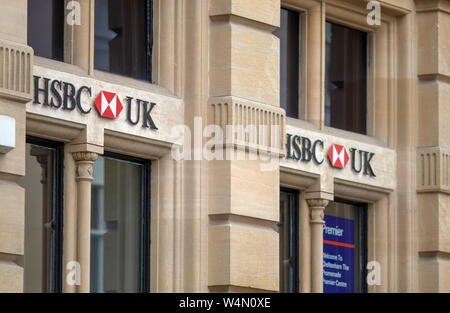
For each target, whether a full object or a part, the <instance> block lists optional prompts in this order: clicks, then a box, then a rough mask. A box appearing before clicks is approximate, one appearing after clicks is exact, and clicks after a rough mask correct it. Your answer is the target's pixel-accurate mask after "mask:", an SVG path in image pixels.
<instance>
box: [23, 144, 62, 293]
mask: <svg viewBox="0 0 450 313" xmlns="http://www.w3.org/2000/svg"><path fill="white" fill-rule="evenodd" d="M63 149H64V146H63V145H62V144H59V143H55V142H50V141H46V140H42V139H37V138H31V137H27V144H26V157H25V163H26V169H25V171H26V175H25V176H24V177H22V178H21V179H20V180H19V182H18V183H19V185H20V186H22V187H23V188H24V189H25V240H24V242H25V246H24V248H25V250H24V255H23V257H21V258H20V259H19V261H18V263H19V265H21V266H22V267H23V268H24V292H61V291H62V226H63V197H62V193H63V186H62V184H63V163H62V162H63V158H64V153H63Z"/></svg>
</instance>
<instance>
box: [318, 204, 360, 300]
mask: <svg viewBox="0 0 450 313" xmlns="http://www.w3.org/2000/svg"><path fill="white" fill-rule="evenodd" d="M323 262H324V263H323V264H324V267H323V280H324V281H323V291H324V292H325V293H344V292H350V293H353V292H366V291H367V285H366V281H365V278H366V276H367V274H366V265H367V206H366V205H365V204H352V203H347V202H343V201H336V202H332V203H330V204H329V205H328V206H327V208H326V209H325V225H324V228H323Z"/></svg>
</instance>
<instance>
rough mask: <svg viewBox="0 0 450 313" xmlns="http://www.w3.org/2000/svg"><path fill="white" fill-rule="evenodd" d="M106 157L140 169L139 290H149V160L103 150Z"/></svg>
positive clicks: (145, 291)
mask: <svg viewBox="0 0 450 313" xmlns="http://www.w3.org/2000/svg"><path fill="white" fill-rule="evenodd" d="M102 156H103V157H106V158H111V159H116V160H121V161H127V162H132V163H136V164H139V165H141V166H142V169H141V215H140V218H141V221H140V222H141V234H140V251H139V259H140V260H139V281H140V283H139V292H140V293H149V292H150V247H151V189H150V188H151V160H147V159H142V158H137V157H133V156H129V155H125V154H121V153H116V152H111V151H105V152H104V153H103V155H102Z"/></svg>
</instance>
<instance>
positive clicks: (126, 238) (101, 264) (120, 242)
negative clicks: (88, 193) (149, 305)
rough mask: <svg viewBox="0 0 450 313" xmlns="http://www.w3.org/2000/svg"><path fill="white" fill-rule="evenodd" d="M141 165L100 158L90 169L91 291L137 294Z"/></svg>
mask: <svg viewBox="0 0 450 313" xmlns="http://www.w3.org/2000/svg"><path fill="white" fill-rule="evenodd" d="M142 167H143V165H140V164H136V163H132V162H128V161H123V160H118V159H113V158H109V157H99V158H98V159H97V161H96V162H95V163H94V166H93V177H94V180H93V182H92V205H91V292H139V290H140V244H141V240H140V236H141V208H142V205H143V204H142V202H143V200H142V192H141V189H142V188H141V187H142V186H141V179H142V176H141V175H142Z"/></svg>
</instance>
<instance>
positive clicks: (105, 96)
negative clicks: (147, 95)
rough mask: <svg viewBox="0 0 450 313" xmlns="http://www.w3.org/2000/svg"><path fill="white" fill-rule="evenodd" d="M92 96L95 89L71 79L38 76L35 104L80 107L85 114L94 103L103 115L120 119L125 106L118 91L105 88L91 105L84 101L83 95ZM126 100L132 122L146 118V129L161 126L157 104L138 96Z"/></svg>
mask: <svg viewBox="0 0 450 313" xmlns="http://www.w3.org/2000/svg"><path fill="white" fill-rule="evenodd" d="M92 96H93V94H92V88H91V87H89V86H81V87H78V89H77V88H76V87H75V86H74V85H73V84H71V83H69V82H64V81H61V80H51V79H49V78H45V77H40V76H34V101H33V103H34V104H42V105H43V106H48V107H51V108H54V109H61V110H66V111H74V110H77V111H79V112H80V113H81V114H82V115H85V114H90V113H91V111H92V105H93V106H95V108H96V109H97V112H98V114H99V115H100V116H101V117H103V118H107V119H112V120H115V119H117V118H118V117H119V115H120V113H121V112H122V111H123V109H124V106H123V105H122V101H121V98H120V97H119V95H118V94H117V93H114V92H110V91H106V90H101V91H100V93H99V94H98V95H97V96H96V98H95V100H94V101H93V102H91V103H92V104H91V107H89V106H88V105H87V104H86V101H82V98H86V97H89V98H91V97H92ZM41 101H42V103H41ZM125 101H126V105H127V107H126V111H127V116H126V120H127V121H128V123H130V124H132V125H137V124H139V122H141V121H142V122H141V126H142V127H143V128H150V129H151V130H156V129H158V127H157V126H156V124H155V122H154V120H153V117H152V110H153V108H154V107H155V106H156V103H154V102H149V101H144V100H141V99H134V98H132V97H129V96H127V97H126V98H125ZM88 102H89V101H88ZM83 103H84V104H83ZM134 106H137V108H136V111H137V113H136V115H135V116H132V108H133V107H134Z"/></svg>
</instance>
